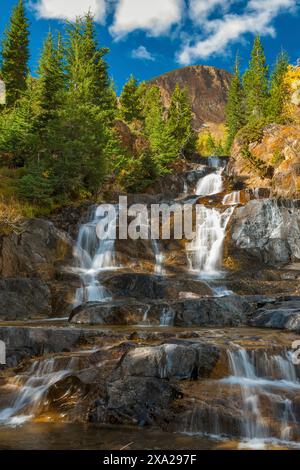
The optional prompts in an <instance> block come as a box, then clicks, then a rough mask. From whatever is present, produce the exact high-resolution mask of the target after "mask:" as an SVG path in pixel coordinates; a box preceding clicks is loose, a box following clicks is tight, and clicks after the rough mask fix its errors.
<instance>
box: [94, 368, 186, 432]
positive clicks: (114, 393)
mask: <svg viewBox="0 0 300 470" xmlns="http://www.w3.org/2000/svg"><path fill="white" fill-rule="evenodd" d="M178 394H179V392H178V390H177V389H176V388H175V387H174V386H172V385H170V384H169V383H168V382H166V381H163V380H159V379H156V378H153V377H151V378H141V377H125V378H121V379H119V380H116V381H113V382H111V383H109V384H108V387H107V397H106V399H105V400H103V401H98V403H97V404H96V405H95V406H94V407H93V409H92V410H91V413H90V421H92V422H100V423H109V424H141V423H143V425H146V424H148V425H153V424H159V425H160V426H161V427H163V426H164V423H166V422H167V421H168V420H169V419H170V418H171V412H170V409H169V406H170V404H171V403H172V401H173V400H174V399H175V398H177V397H178Z"/></svg>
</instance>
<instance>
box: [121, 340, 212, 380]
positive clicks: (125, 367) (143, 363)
mask: <svg viewBox="0 0 300 470" xmlns="http://www.w3.org/2000/svg"><path fill="white" fill-rule="evenodd" d="M218 357H219V355H218V350H217V348H215V347H214V346H212V345H210V344H207V343H201V342H198V343H194V344H190V343H186V344H185V343H184V342H182V344H178V343H177V344H163V345H161V346H156V347H142V348H136V349H134V350H132V351H129V352H128V353H127V354H126V356H125V358H124V359H123V360H122V363H121V366H120V369H119V373H120V375H121V376H122V377H124V376H138V377H156V378H161V379H172V378H176V379H180V380H181V379H191V378H192V379H197V378H198V377H203V376H208V375H209V373H210V372H211V371H212V369H213V367H214V366H215V364H216V362H217V360H218Z"/></svg>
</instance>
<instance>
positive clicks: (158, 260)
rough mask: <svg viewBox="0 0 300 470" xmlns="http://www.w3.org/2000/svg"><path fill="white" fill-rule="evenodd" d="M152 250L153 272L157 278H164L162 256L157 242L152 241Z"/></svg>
mask: <svg viewBox="0 0 300 470" xmlns="http://www.w3.org/2000/svg"><path fill="white" fill-rule="evenodd" d="M151 242H152V249H153V253H154V256H155V266H154V272H155V274H157V276H164V275H165V270H164V267H163V265H164V259H165V257H164V254H163V252H162V251H161V248H160V244H159V242H158V241H157V240H155V239H152V240H151Z"/></svg>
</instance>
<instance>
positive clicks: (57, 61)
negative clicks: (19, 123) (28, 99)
mask: <svg viewBox="0 0 300 470" xmlns="http://www.w3.org/2000/svg"><path fill="white" fill-rule="evenodd" d="M64 88H65V75H64V68H63V52H62V40H61V36H60V35H59V36H58V38H57V44H56V45H55V44H54V40H53V35H52V33H49V34H48V36H47V38H46V41H45V43H44V48H43V52H42V56H41V59H40V62H39V66H38V80H37V86H36V95H37V104H38V107H39V116H38V120H39V125H40V126H42V127H43V126H45V125H46V124H47V122H48V121H49V119H52V118H54V117H55V115H56V113H57V110H58V108H59V106H61V105H62V101H63V91H64Z"/></svg>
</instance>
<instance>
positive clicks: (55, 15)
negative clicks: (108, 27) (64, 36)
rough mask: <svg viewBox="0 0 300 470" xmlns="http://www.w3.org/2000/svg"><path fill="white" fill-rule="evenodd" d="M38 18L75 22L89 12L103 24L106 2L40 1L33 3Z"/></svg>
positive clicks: (94, 0) (74, 0) (79, 0)
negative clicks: (78, 17)
mask: <svg viewBox="0 0 300 470" xmlns="http://www.w3.org/2000/svg"><path fill="white" fill-rule="evenodd" d="M32 7H33V9H34V11H35V13H36V15H37V17H38V18H44V19H61V20H69V21H74V20H75V19H76V17H77V16H82V15H84V14H85V13H87V12H88V11H89V10H90V11H91V12H92V13H93V14H94V16H95V20H96V21H98V22H100V23H102V22H103V21H104V20H105V15H106V2H105V0H38V1H37V2H34V3H32Z"/></svg>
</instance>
